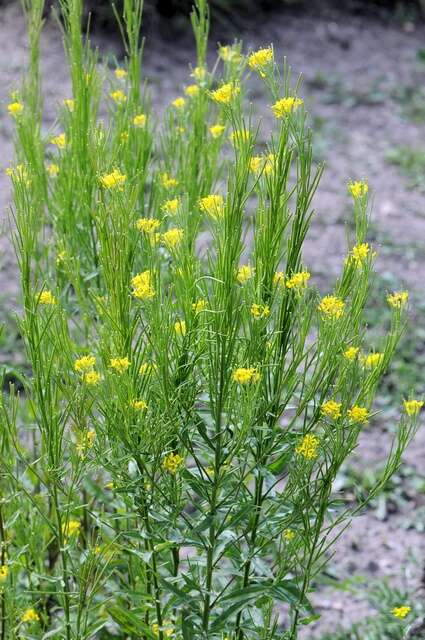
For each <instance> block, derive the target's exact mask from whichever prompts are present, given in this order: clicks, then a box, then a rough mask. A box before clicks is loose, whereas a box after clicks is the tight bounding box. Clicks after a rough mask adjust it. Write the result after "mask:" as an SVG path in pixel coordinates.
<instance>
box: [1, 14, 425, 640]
mask: <svg viewBox="0 0 425 640" xmlns="http://www.w3.org/2000/svg"><path fill="white" fill-rule="evenodd" d="M163 35H164V34H163ZM238 35H240V37H241V38H242V39H243V41H244V43H245V47H246V48H248V49H249V48H257V47H258V46H259V45H267V44H268V43H270V42H273V43H274V46H275V50H276V52H277V55H279V56H282V57H283V56H284V55H285V56H287V57H288V60H289V62H290V64H291V66H292V68H293V71H294V74H295V75H297V74H298V73H300V72H302V74H303V76H304V87H303V91H302V95H303V97H304V98H305V100H306V103H307V105H308V107H309V110H310V113H311V116H312V119H313V124H314V125H315V127H316V129H317V130H318V133H317V135H316V143H317V146H318V149H319V153H320V155H321V156H322V158H323V160H324V161H325V163H326V171H325V174H324V177H323V180H322V183H321V186H320V188H319V191H318V193H317V196H316V199H315V207H316V210H317V214H316V216H315V219H314V222H313V226H312V230H311V233H310V235H309V238H308V240H307V242H306V248H305V261H306V263H307V264H308V265H309V267H310V269H311V271H312V272H313V273H314V274H315V278H316V281H317V282H318V283H319V284H320V285H321V286H322V287H323V288H324V289H325V288H326V285H327V283H328V282H331V281H332V280H333V279H334V278H335V276H337V275H338V273H339V272H340V268H341V264H342V261H343V257H344V254H345V251H346V249H345V235H346V224H347V222H348V221H349V218H350V215H351V209H350V201H349V198H348V195H347V190H346V184H347V182H348V181H349V180H350V179H351V178H362V177H367V178H368V181H369V183H370V185H371V189H372V192H373V220H374V224H373V233H374V247H375V248H376V249H377V251H378V263H377V269H378V272H379V273H380V274H388V273H390V274H391V275H392V276H393V277H394V278H395V279H396V280H398V281H400V283H403V284H405V285H406V286H407V287H408V288H409V289H410V291H411V294H412V298H413V301H414V300H415V298H416V299H417V300H419V299H420V298H421V296H422V292H423V282H424V265H425V263H424V256H425V200H424V197H423V195H422V193H421V192H420V191H418V190H416V191H415V190H410V189H409V188H408V181H407V180H406V178H405V177H403V176H401V175H400V174H399V172H398V170H397V168H395V167H394V166H391V165H390V164H389V163H388V154H389V153H390V152H392V151H393V150H394V149H395V148H396V147H397V145H401V144H410V145H412V146H413V147H420V146H421V143H422V141H423V139H424V132H425V119H419V120H413V119H409V118H408V117H407V115H406V109H407V108H408V107H409V104H408V103H403V99H400V96H401V97H403V95H404V93H403V92H404V90H406V89H407V90H413V91H416V90H417V89H420V88H421V87H422V86H423V85H424V80H425V64H424V63H423V62H421V61H420V59H419V58H418V52H419V51H420V50H421V48H422V47H423V46H424V42H425V27H424V26H423V25H415V24H412V23H408V24H405V25H403V26H397V25H391V24H384V23H382V22H377V21H375V22H374V21H370V20H366V19H364V18H361V17H347V16H344V15H340V16H338V15H337V14H336V17H335V16H334V17H333V18H332V19H327V18H323V17H314V18H313V17H312V16H307V15H297V16H295V15H294V16H292V17H291V16H288V14H287V13H286V14H281V15H279V14H274V15H273V16H269V17H268V18H267V21H260V22H259V23H256V24H255V25H252V26H248V27H245V28H244V30H243V32H242V33H240V34H238ZM0 42H1V43H2V55H1V56H0V103H1V104H3V105H4V104H6V103H7V100H8V95H9V92H10V90H11V89H13V88H14V86H17V85H18V84H19V79H20V75H21V73H22V70H23V68H24V65H25V63H26V58H27V45H26V36H25V24H24V20H23V17H22V14H21V11H20V8H19V3H18V2H15V3H12V4H10V5H7V6H6V7H4V8H3V9H1V10H0ZM96 44H98V45H99V46H100V48H101V51H102V52H104V53H106V54H108V55H111V54H115V53H118V52H119V51H120V49H119V46H118V45H117V44H116V43H114V42H113V41H110V40H106V39H102V38H100V37H98V38H97V39H96ZM145 51H146V57H145V67H144V72H145V75H146V76H147V77H148V78H150V87H151V91H152V96H153V101H154V105H155V106H156V107H157V108H158V109H161V108H163V107H164V105H166V104H167V103H168V102H169V101H170V100H171V99H172V98H173V97H175V96H176V95H179V94H180V92H181V88H182V86H183V85H184V84H185V83H187V82H188V63H190V62H191V63H193V62H194V48H193V46H192V43H188V42H186V41H182V42H181V43H180V44H177V45H176V44H175V43H174V42H167V41H166V38H164V37H162V38H157V37H155V36H153V37H149V34H148V37H147V42H146V47H145ZM43 78H44V80H43V86H44V100H45V106H46V127H48V126H50V125H51V124H52V122H53V119H54V112H55V106H56V103H57V102H58V101H60V100H62V99H63V98H64V97H67V96H68V95H69V91H70V86H69V80H68V74H67V69H66V63H65V59H64V54H63V50H62V43H61V38H60V34H59V32H58V29H57V27H56V26H55V25H54V24H53V23H52V22H51V21H48V22H47V24H46V28H45V31H44V36H43ZM252 95H253V99H254V101H255V108H256V110H257V113H258V115H260V116H261V117H262V118H263V131H264V132H265V133H267V130H268V129H269V127H270V124H271V118H270V110H269V108H268V105H267V100H266V98H265V97H264V94H263V92H262V89H261V85H260V84H259V83H256V82H253V93H252ZM259 105H260V106H259ZM424 113H425V107H424ZM424 118H425V116H424ZM12 154H13V149H12V127H11V123H10V119H9V118H8V116H7V113H6V112H5V109H4V108H2V109H0V168H1V169H3V168H5V167H7V166H8V165H9V164H10V162H11V161H12V159H13V157H12ZM9 205H10V188H9V184H8V179H7V178H6V177H5V176H4V173H3V171H1V173H0V209H1V212H2V215H3V220H5V221H6V219H7V211H8V208H9ZM9 237H10V232H9V229H8V224H7V223H6V222H4V235H3V237H0V295H1V302H0V307H3V305H4V308H3V311H2V313H4V312H6V311H7V309H10V308H16V307H17V306H18V305H19V302H18V298H19V294H18V279H17V268H16V260H15V256H14V253H13V249H12V247H11V243H10V239H9ZM385 294H386V292H385V291H383V292H382V295H383V296H384V295H385ZM414 322H415V323H420V324H422V325H423V324H424V317H423V315H422V316H421V315H419V314H415V316H414ZM424 391H425V388H424V385H423V386H422V388H421V389H417V392H418V393H423V392H424ZM396 413H397V411H396V410H395V411H394V412H393V414H392V415H393V416H395V415H396ZM394 421H395V417H390V418H389V419H388V420H387V421H386V422H383V421H377V423H376V424H375V425H374V426H373V428H372V427H371V428H369V429H367V430H366V431H365V434H364V438H363V440H362V442H361V445H360V447H359V450H358V452H357V454H356V456H355V461H354V464H357V465H358V468H359V469H367V468H374V467H376V466H377V465H379V463H381V462H382V461H383V460H384V457H385V452H386V451H387V450H388V448H389V442H390V438H391V436H390V433H389V431H390V430H391V427H392V426H393V423H394ZM424 459H425V429H422V431H420V432H419V434H418V435H417V437H416V441H415V443H414V445H413V446H412V447H411V448H410V450H409V451H408V452H407V455H406V461H407V463H408V464H409V465H411V466H412V467H413V468H414V469H416V470H417V472H418V473H423V460H424ZM423 504H424V496H423V495H420V494H419V495H416V496H415V495H414V496H410V498H409V499H407V500H405V501H404V503H403V505H404V506H402V507H401V508H396V509H394V510H393V512H390V513H388V514H387V516H386V517H384V518H383V519H382V518H378V513H377V511H376V510H369V511H367V512H366V514H365V515H364V516H362V517H361V518H358V519H356V520H355V522H354V523H353V526H352V527H351V528H350V529H349V531H348V532H347V533H346V534H345V536H344V537H343V538H342V539H341V540H340V541H339V542H338V544H337V548H336V555H335V556H334V558H333V559H332V561H331V565H330V570H331V572H332V573H333V574H335V575H337V576H339V577H340V578H342V579H344V578H352V577H356V576H357V577H358V576H363V577H365V579H366V585H367V584H369V583H370V582H371V581H373V580H374V579H381V578H388V579H389V580H390V582H391V583H392V584H394V585H396V586H402V587H406V586H407V587H408V588H409V589H416V588H419V587H420V580H421V575H422V572H423V566H424V555H425V536H424V535H423V533H422V532H420V531H418V530H417V528H415V527H414V526H412V525H409V522H412V521H414V520H415V514H416V509H418V508H420V507H421V506H423ZM418 597H419V596H418ZM313 601H314V602H315V603H316V604H317V608H318V612H319V613H321V614H322V619H321V620H320V622H319V623H317V624H316V625H315V627H314V628H312V627H309V628H308V629H306V636H305V637H309V638H311V637H312V634H313V635H314V636H315V637H316V636H317V635H318V634H319V633H320V631H323V630H324V629H329V630H335V625H336V623H341V624H343V625H344V626H347V625H348V624H350V623H351V622H355V621H357V620H361V619H362V618H363V617H364V615H366V614H369V613H371V611H372V610H371V609H370V608H369V606H368V605H367V603H365V601H364V599H363V598H361V597H359V596H356V595H352V594H347V593H343V592H335V591H334V590H333V589H331V588H329V587H326V588H319V589H318V591H317V592H316V593H315V594H314V595H313Z"/></svg>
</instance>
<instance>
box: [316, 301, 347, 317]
mask: <svg viewBox="0 0 425 640" xmlns="http://www.w3.org/2000/svg"><path fill="white" fill-rule="evenodd" d="M344 307H345V302H344V301H343V300H341V298H338V297H337V296H325V297H324V298H322V300H321V302H320V304H319V306H318V307H317V308H318V310H319V311H320V312H321V313H322V314H323V316H324V317H325V318H327V319H329V320H338V318H340V317H341V316H342V315H343V313H344Z"/></svg>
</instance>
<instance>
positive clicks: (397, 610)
mask: <svg viewBox="0 0 425 640" xmlns="http://www.w3.org/2000/svg"><path fill="white" fill-rule="evenodd" d="M410 611H411V607H409V606H408V605H403V606H401V607H394V609H392V610H391V613H392V614H393V616H395V617H396V618H400V620H403V619H404V618H405V617H406V616H407V615H408V614H409V613H410Z"/></svg>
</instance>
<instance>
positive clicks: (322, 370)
mask: <svg viewBox="0 0 425 640" xmlns="http://www.w3.org/2000/svg"><path fill="white" fill-rule="evenodd" d="M41 9H42V4H40V3H32V4H28V6H27V10H28V11H29V16H30V20H29V33H30V54H31V62H30V67H29V73H30V75H29V76H28V78H27V79H26V80H25V82H24V88H23V90H22V93H21V94H20V95H19V96H18V95H14V96H12V101H11V103H10V105H9V113H10V115H11V117H13V118H14V119H15V120H16V127H17V136H16V163H15V164H14V165H13V166H12V167H11V169H10V174H11V179H12V183H13V189H14V219H15V234H14V239H15V246H16V251H17V256H18V262H19V267H20V272H21V283H22V300H23V306H22V314H21V318H20V326H21V332H22V335H23V338H24V341H25V347H26V354H27V358H28V362H29V364H30V372H29V373H24V372H22V375H21V377H22V381H23V387H24V393H23V394H22V397H19V396H17V394H16V392H15V391H14V389H13V388H11V390H10V393H9V394H8V395H7V394H5V396H4V398H3V400H2V403H1V405H0V416H1V420H2V427H4V428H3V429H2V451H3V454H4V461H3V467H2V478H1V491H2V496H3V501H2V505H1V509H0V538H1V541H2V555H1V567H0V590H1V591H0V613H1V625H2V626H1V634H2V637H3V638H6V637H7V638H20V637H23V635H25V637H27V636H28V637H33V638H44V637H46V638H47V637H51V636H53V635H54V636H55V637H57V638H66V640H71V639H77V638H78V640H81V639H84V640H89V639H91V638H94V637H99V638H103V637H119V638H128V637H138V638H140V637H142V638H144V639H145V640H147V639H148V638H160V639H164V638H169V637H173V638H176V639H179V640H183V639H184V640H187V639H196V640H199V639H205V640H207V639H208V640H214V639H217V640H218V639H221V640H222V639H223V638H228V639H231V640H243V639H245V640H247V639H249V640H251V639H252V640H254V639H262V640H269V639H270V640H271V639H272V638H286V639H287V640H294V639H295V638H296V637H297V633H298V629H299V626H300V625H306V624H309V622H311V621H312V620H314V611H313V609H312V605H311V603H310V602H309V593H310V590H311V585H312V581H313V579H314V577H315V576H316V575H317V574H318V573H320V571H321V570H322V568H323V566H324V564H325V563H326V558H327V554H328V551H329V550H330V549H331V547H332V544H333V543H334V542H335V540H336V538H337V537H338V536H339V535H340V533H341V529H343V528H344V526H348V525H349V522H350V519H351V518H352V517H353V516H354V515H356V514H357V513H359V512H360V511H361V510H362V509H363V508H364V507H365V505H366V504H367V503H368V501H370V500H371V499H372V498H373V497H374V496H376V495H377V493H378V492H379V491H380V490H381V489H382V487H383V486H384V485H385V483H386V482H387V481H388V479H389V478H390V477H391V475H392V474H393V473H394V472H395V471H396V469H397V468H398V466H399V465H400V462H401V457H402V454H403V451H404V450H405V448H406V446H407V445H408V443H409V441H410V440H411V438H412V437H413V435H414V433H415V432H416V429H417V427H418V424H419V415H420V410H421V408H422V400H421V399H416V398H413V397H411V398H406V401H405V404H404V407H403V413H402V417H401V419H400V422H399V425H398V426H397V429H396V435H395V438H394V442H393V445H392V449H391V453H390V455H389V456H388V459H387V463H386V466H385V469H384V472H383V474H382V477H381V479H380V480H379V481H377V483H376V485H375V486H374V487H372V488H371V490H370V493H369V495H368V496H367V497H366V498H364V499H363V500H362V501H360V500H359V501H358V502H357V503H356V504H354V505H352V506H350V507H347V506H338V505H339V504H341V501H340V502H339V503H338V504H337V503H336V502H335V498H336V496H335V494H334V490H333V486H334V481H335V478H336V476H337V474H338V472H339V470H340V469H341V466H342V464H343V463H344V461H345V460H346V459H347V457H348V456H349V455H350V454H351V453H352V451H353V450H354V449H355V448H356V446H357V443H358V440H359V438H361V437H364V433H365V431H366V430H367V429H369V428H373V425H372V422H373V417H374V412H373V400H374V396H375V394H376V390H377V387H378V384H379V381H380V379H381V377H382V376H383V374H384V373H385V371H386V370H387V368H388V367H389V366H390V361H391V357H392V355H393V353H394V350H395V349H396V346H397V343H398V340H399V338H400V335H401V332H402V329H403V326H404V324H405V321H406V310H407V307H408V296H407V293H406V292H394V293H392V294H388V298H387V299H388V304H389V305H390V307H391V309H392V320H391V325H390V326H389V327H387V333H386V335H385V336H384V337H383V338H382V340H381V342H380V343H376V344H375V345H374V349H373V350H372V351H370V350H368V349H367V347H366V344H368V340H367V328H366V327H365V324H364V317H363V310H364V307H365V305H366V304H367V299H368V289H369V281H370V276H371V273H372V270H373V262H374V255H375V253H374V249H373V247H372V246H371V245H369V242H368V223H369V213H370V212H369V204H368V197H369V189H368V185H367V183H366V182H364V181H355V182H351V183H350V184H349V194H350V197H351V198H352V201H353V207H352V218H353V222H354V224H353V225H352V226H353V228H354V231H353V233H352V236H351V237H350V238H349V246H348V247H347V256H346V259H345V261H344V262H343V263H342V265H341V275H340V277H339V278H338V280H337V282H336V283H335V285H334V286H333V287H329V289H328V290H327V291H326V292H324V293H323V294H319V292H318V290H317V288H316V287H315V285H314V284H313V283H314V270H313V269H312V268H309V267H308V266H307V265H305V263H304V259H303V253H302V248H303V243H304V240H305V238H306V235H307V233H308V231H309V226H310V222H311V219H312V217H313V215H314V209H313V204H312V203H313V197H314V194H315V191H316V189H317V187H318V185H319V181H320V177H321V174H322V167H320V166H319V167H317V166H316V165H315V164H314V162H313V158H314V156H313V145H312V133H311V131H310V129H309V126H308V115H307V112H306V111H305V108H304V103H303V100H302V97H301V96H300V93H299V85H296V86H293V84H292V82H291V77H290V72H289V68H288V67H287V66H286V64H285V65H284V68H283V70H281V69H280V67H279V65H278V64H277V62H276V59H275V52H274V50H273V48H272V47H271V46H268V47H264V48H263V49H261V50H259V51H257V52H252V53H251V54H250V55H248V57H245V55H244V54H243V53H242V47H241V44H240V43H237V44H235V45H232V46H223V47H220V49H219V57H218V61H219V63H218V64H217V65H215V66H214V69H209V68H208V66H207V56H206V53H207V38H208V31H209V14H208V6H207V4H206V2H205V0H199V1H198V2H197V3H196V6H195V8H194V11H193V14H192V25H193V28H194V32H195V39H196V49H197V59H196V64H195V65H194V66H192V67H191V68H190V70H189V72H188V83H187V85H186V86H185V87H182V91H181V95H178V96H176V97H175V99H173V101H172V103H171V104H170V105H169V106H168V107H165V109H164V113H163V115H162V116H161V118H160V119H159V120H158V118H157V117H156V115H155V113H154V112H153V110H152V108H151V106H150V100H149V95H148V93H147V92H146V89H145V88H142V87H145V84H144V83H141V80H142V78H141V69H142V47H141V42H140V24H141V19H142V2H141V0H125V2H124V8H123V16H122V17H120V16H119V20H120V25H121V28H122V31H123V37H124V41H125V47H126V59H125V61H124V62H123V63H122V64H121V66H119V67H116V68H115V69H113V70H109V72H106V71H105V72H104V73H103V72H102V73H101V72H100V69H99V64H98V60H97V57H96V55H95V54H94V53H93V52H92V50H91V48H90V44H89V42H88V41H84V40H83V38H82V36H81V15H82V3H81V0H61V13H62V20H63V28H64V43H65V49H66V53H67V56H68V60H69V66H70V75H71V79H72V91H73V93H72V96H64V102H63V104H62V105H61V106H60V109H59V114H58V124H57V126H56V127H55V130H52V131H51V132H49V134H48V136H46V139H45V140H43V139H42V137H41V134H40V131H41V128H40V123H41V98H40V85H39V81H38V66H37V64H38V39H39V34H40V30H41V15H42V11H41ZM250 73H255V74H258V75H259V77H260V79H261V81H262V82H264V87H265V91H266V92H267V98H266V100H267V102H268V104H269V105H270V109H271V111H270V113H271V115H272V116H273V117H274V118H275V127H274V130H273V132H272V134H271V137H270V139H269V140H268V142H267V145H266V147H265V148H263V151H262V152H260V151H259V147H260V145H259V142H258V137H259V128H258V126H257V125H255V124H254V123H253V122H252V120H251V116H249V117H248V116H247V112H248V109H249V108H248V102H247V96H246V88H245V78H246V74H250ZM189 74H190V75H189ZM31 78H32V80H30V79H31ZM103 102H105V103H106V105H107V108H108V110H109V118H108V121H107V123H106V124H105V123H102V122H101V121H100V120H99V118H98V111H99V107H100V104H101V103H103ZM31 125H33V127H32V126H31ZM154 131H155V133H154ZM248 225H250V226H251V227H252V231H253V232H252V239H251V237H250V236H249V234H247V233H246V231H247V226H248ZM382 295H383V296H385V295H387V294H386V293H385V292H383V293H382ZM17 496H19V506H18V500H17ZM16 509H19V514H20V517H19V519H17V518H15V517H14V513H15V511H16ZM6 586H7V589H6ZM401 607H402V611H401V613H400V612H399V609H397V613H395V614H394V615H395V616H396V617H398V618H399V619H400V620H404V618H405V617H407V616H409V615H410V608H409V607H408V606H407V605H405V604H402V605H401ZM401 614H403V615H401Z"/></svg>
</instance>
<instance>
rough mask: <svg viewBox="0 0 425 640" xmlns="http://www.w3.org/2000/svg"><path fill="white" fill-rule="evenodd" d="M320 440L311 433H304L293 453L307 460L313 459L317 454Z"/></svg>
mask: <svg viewBox="0 0 425 640" xmlns="http://www.w3.org/2000/svg"><path fill="white" fill-rule="evenodd" d="M319 446H320V440H319V438H317V436H315V435H314V434H312V433H308V434H307V435H305V436H304V437H303V438H302V439H301V441H300V442H299V444H298V446H297V447H296V449H295V453H296V454H297V455H299V456H301V457H303V458H306V459H307V460H314V459H315V458H317V456H318V455H319V451H318V450H319Z"/></svg>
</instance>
